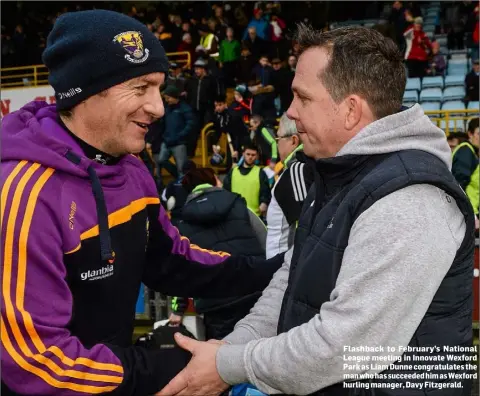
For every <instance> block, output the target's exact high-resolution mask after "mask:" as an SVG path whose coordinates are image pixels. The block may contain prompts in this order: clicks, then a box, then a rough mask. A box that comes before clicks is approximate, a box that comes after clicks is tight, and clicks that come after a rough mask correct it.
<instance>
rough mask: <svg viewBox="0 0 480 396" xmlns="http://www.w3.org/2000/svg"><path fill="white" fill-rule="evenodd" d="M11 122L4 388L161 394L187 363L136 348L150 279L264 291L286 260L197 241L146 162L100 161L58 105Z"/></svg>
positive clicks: (173, 291) (5, 208)
mask: <svg viewBox="0 0 480 396" xmlns="http://www.w3.org/2000/svg"><path fill="white" fill-rule="evenodd" d="M2 123H3V125H2V147H1V161H2V162H1V187H2V189H1V229H2V234H1V244H2V250H1V254H2V257H1V258H2V267H1V271H2V302H1V345H2V350H1V364H2V367H1V373H2V392H5V393H7V394H12V395H18V394H25V395H52V394H55V395H62V396H67V395H68V396H73V395H94V394H106V393H108V394H112V395H148V394H153V393H155V392H157V391H159V390H160V389H161V388H162V387H163V386H165V385H166V384H167V383H168V381H169V380H170V379H171V378H172V377H173V376H174V375H175V374H176V373H177V372H178V368H177V369H172V367H171V366H172V361H171V359H170V358H171V357H172V355H171V351H168V350H165V351H148V350H146V349H143V348H140V347H135V346H132V345H131V340H132V332H133V321H134V317H135V304H136V300H137V297H138V293H139V288H140V284H141V283H142V282H143V283H145V284H146V285H147V286H148V287H150V288H152V289H154V290H157V291H161V292H162V293H165V294H168V295H180V296H194V297H206V298H212V297H228V296H234V295H243V294H247V293H251V292H253V291H257V290H262V289H263V288H264V287H266V285H267V284H268V282H269V281H270V279H271V277H272V275H273V273H274V272H275V271H276V269H278V268H279V267H280V265H281V262H282V261H283V259H282V257H280V256H279V257H277V258H276V259H275V260H271V261H267V262H265V261H259V260H257V259H254V258H250V257H231V256H230V255H229V254H227V253H224V252H212V251H208V250H204V249H202V248H200V247H198V246H195V245H192V244H191V243H190V242H189V241H188V239H186V238H184V237H182V236H180V235H179V233H178V230H177V229H176V228H175V227H173V226H172V225H171V223H170V221H169V220H168V217H167V215H166V213H165V212H164V210H163V208H162V206H161V205H160V201H159V198H158V194H157V191H156V186H155V183H154V181H153V179H152V178H151V176H150V174H149V173H148V170H147V169H146V167H145V165H144V164H143V163H142V162H141V161H140V160H138V159H137V158H136V157H134V156H132V155H127V156H125V157H124V158H122V159H121V160H120V161H119V162H118V163H116V164H115V165H110V166H106V165H102V164H99V163H97V162H95V161H92V160H90V159H88V158H87V157H85V156H84V155H83V153H82V150H81V149H80V147H79V146H78V144H77V143H76V142H75V140H74V139H73V138H72V137H71V136H70V135H69V134H68V132H66V131H65V130H64V129H63V128H62V127H61V126H60V125H59V124H58V122H57V113H56V110H55V106H49V105H47V104H46V103H44V102H32V103H29V104H27V105H26V106H24V107H23V108H22V109H21V110H19V111H16V112H14V113H11V114H9V115H8V116H6V117H5V118H4V119H3V122H2ZM169 353H170V354H169Z"/></svg>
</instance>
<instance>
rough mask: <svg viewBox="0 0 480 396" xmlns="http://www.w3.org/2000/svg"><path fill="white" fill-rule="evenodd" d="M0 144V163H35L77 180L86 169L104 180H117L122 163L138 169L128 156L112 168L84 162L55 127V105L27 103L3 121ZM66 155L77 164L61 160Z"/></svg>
mask: <svg viewBox="0 0 480 396" xmlns="http://www.w3.org/2000/svg"><path fill="white" fill-rule="evenodd" d="M2 143H3V144H2V146H1V158H2V162H7V161H19V160H27V161H29V162H37V163H40V164H41V165H44V166H46V167H51V168H54V169H56V170H60V171H62V172H66V173H69V174H72V175H75V176H77V177H81V178H88V173H87V168H88V166H89V165H92V166H93V168H94V170H95V172H96V173H97V175H98V177H99V178H100V179H104V180H105V179H106V178H110V177H115V176H116V177H117V180H118V176H119V173H120V174H121V173H123V172H122V171H121V170H122V169H123V168H124V165H125V162H130V163H132V162H135V163H136V164H137V166H138V165H141V162H140V161H138V160H137V159H135V158H133V157H132V156H128V155H127V156H125V157H124V158H123V159H122V160H120V161H119V162H118V163H117V164H116V165H113V166H104V165H102V164H99V163H97V162H95V161H92V160H90V159H88V158H87V157H85V155H84V154H83V151H82V149H81V148H80V146H79V145H78V144H77V142H76V141H75V140H74V139H73V138H72V137H71V136H70V134H69V133H67V132H66V131H65V130H64V129H63V128H62V127H61V126H60V125H59V123H58V121H57V111H56V108H55V105H48V104H47V103H46V102H41V101H34V102H30V103H28V104H27V105H25V106H24V107H22V108H21V109H20V110H18V111H15V112H12V113H10V114H8V115H7V116H5V117H4V118H3V122H2ZM68 151H71V152H73V153H74V154H76V155H77V157H80V159H81V161H80V164H78V165H77V164H74V163H72V162H71V161H69V160H68V159H67V158H66V157H65V156H66V154H67V152H68ZM129 157H130V158H129ZM132 160H133V161H132Z"/></svg>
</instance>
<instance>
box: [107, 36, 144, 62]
mask: <svg viewBox="0 0 480 396" xmlns="http://www.w3.org/2000/svg"><path fill="white" fill-rule="evenodd" d="M113 41H116V42H117V43H119V44H120V45H121V46H122V47H123V49H124V50H125V51H127V54H126V55H125V59H127V60H128V61H130V62H132V63H143V62H145V61H146V60H147V58H148V54H149V50H148V48H144V47H143V40H142V34H141V33H140V32H135V31H129V32H123V33H120V34H117V35H116V36H115V37H114V38H113ZM132 56H133V57H132Z"/></svg>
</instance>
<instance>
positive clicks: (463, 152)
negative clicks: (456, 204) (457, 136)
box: [452, 146, 478, 190]
mask: <svg viewBox="0 0 480 396" xmlns="http://www.w3.org/2000/svg"><path fill="white" fill-rule="evenodd" d="M477 161H478V160H477V158H476V157H475V154H474V153H473V151H472V149H471V148H470V147H467V146H464V147H461V148H459V149H458V151H457V152H456V153H455V155H454V156H453V160H452V173H453V176H455V179H457V181H458V183H459V184H460V186H461V187H462V188H463V190H465V189H466V188H467V186H468V184H469V183H470V178H471V177H472V173H473V172H474V171H475V168H476V166H477Z"/></svg>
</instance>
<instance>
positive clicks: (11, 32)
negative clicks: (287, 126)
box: [2, 1, 478, 177]
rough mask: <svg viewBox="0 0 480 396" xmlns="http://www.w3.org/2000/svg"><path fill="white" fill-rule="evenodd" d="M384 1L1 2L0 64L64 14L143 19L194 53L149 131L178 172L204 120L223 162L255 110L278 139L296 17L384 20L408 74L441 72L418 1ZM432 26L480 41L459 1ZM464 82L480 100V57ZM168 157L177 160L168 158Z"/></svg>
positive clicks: (30, 56)
mask: <svg viewBox="0 0 480 396" xmlns="http://www.w3.org/2000/svg"><path fill="white" fill-rule="evenodd" d="M390 4H392V3H390ZM384 5H385V3H384V2H368V3H365V7H363V8H361V7H358V8H356V9H355V10H352V9H351V7H344V6H342V4H341V3H335V2H332V3H330V2H320V3H315V2H304V3H302V4H301V5H300V4H299V3H295V2H279V1H267V2H155V3H153V2H152V3H150V2H149V3H144V4H139V5H132V3H121V2H101V3H100V2H89V3H70V4H68V3H67V4H65V3H64V4H62V3H56V5H54V3H46V4H45V3H33V2H31V3H28V9H27V8H26V7H27V6H26V4H25V3H22V2H16V3H8V2H7V3H5V2H4V3H2V11H3V12H4V15H5V13H7V14H8V15H10V16H11V18H8V20H5V22H4V21H2V65H3V67H12V66H19V65H31V64H39V63H41V54H42V52H43V49H44V48H45V45H46V37H47V36H48V33H49V31H50V29H51V27H52V26H53V23H54V22H55V19H56V18H57V17H59V16H60V15H61V14H62V13H64V12H68V11H74V10H82V9H89V8H107V9H112V10H115V11H121V12H124V13H126V14H128V15H130V16H132V17H134V18H136V19H138V20H140V21H141V22H142V23H144V24H145V25H147V27H148V29H149V30H150V31H151V32H153V33H154V34H155V36H156V37H157V38H158V40H160V41H161V42H162V44H163V46H164V48H165V50H166V51H167V52H169V53H172V52H188V53H189V54H190V65H187V64H186V63H184V62H182V61H181V59H182V57H180V58H179V60H178V62H172V64H171V70H170V74H169V75H168V76H167V78H166V82H165V85H164V87H163V92H164V97H165V99H166V100H165V103H166V109H167V112H166V116H165V118H164V119H163V120H161V121H159V122H158V123H157V124H155V125H153V126H152V128H151V132H152V133H151V134H150V137H151V139H152V140H151V141H150V143H151V144H150V150H151V153H152V155H153V159H154V162H156V163H157V164H156V166H155V167H156V169H157V172H159V171H160V170H161V169H162V168H166V169H167V170H169V171H170V172H171V173H172V174H173V175H174V176H175V177H177V176H179V175H181V174H182V167H183V165H184V164H185V163H186V161H187V159H188V157H190V158H191V157H194V156H195V152H196V146H197V141H198V138H199V136H200V131H201V129H202V128H203V126H204V125H205V124H206V123H208V122H214V124H215V128H216V129H217V133H216V134H215V135H214V136H213V137H212V138H211V139H210V141H209V142H208V149H209V151H210V154H212V153H213V154H214V155H215V154H216V155H217V157H220V158H221V159H222V160H224V159H225V161H226V163H227V166H230V165H231V164H232V163H233V162H234V161H235V160H238V159H239V157H241V150H242V146H243V144H244V143H252V139H253V137H254V135H255V134H254V132H255V129H254V128H253V127H252V126H251V125H250V119H251V118H254V117H259V118H256V119H257V120H258V119H261V120H262V128H263V126H264V127H265V128H267V129H268V131H270V133H271V134H272V139H273V138H274V137H275V135H274V132H273V131H274V129H273V128H274V125H275V123H276V120H277V118H278V117H280V116H281V115H282V114H283V113H284V112H285V111H286V110H287V108H288V107H289V105H290V102H291V100H292V98H293V96H292V92H291V89H290V86H291V83H292V81H293V78H294V73H295V67H296V62H297V56H298V51H299V48H298V45H297V44H296V43H295V42H293V41H292V40H291V38H290V34H291V32H292V30H293V29H294V28H295V24H296V23H297V22H299V21H304V22H308V23H311V24H313V25H314V26H315V27H316V28H318V29H325V30H327V29H329V28H330V22H331V21H332V18H335V17H340V18H342V17H343V18H356V17H373V18H378V19H379V18H380V17H384V18H386V20H384V23H382V24H378V25H376V26H373V27H374V28H376V29H379V30H381V31H382V32H383V33H384V34H385V35H389V36H390V37H391V38H393V39H394V40H395V41H396V42H397V44H398V45H399V47H400V48H401V49H402V50H403V51H404V54H405V59H406V67H407V69H408V71H409V77H424V76H426V75H443V74H444V73H445V68H446V54H443V53H441V48H440V45H439V43H438V42H436V41H435V40H433V41H431V40H430V39H429V38H428V37H427V35H426V34H425V32H423V30H422V24H423V19H422V17H423V15H422V10H421V3H419V2H405V3H404V2H400V1H395V2H394V3H393V4H392V9H391V11H390V14H389V15H381V10H382V9H383V8H384ZM353 8H354V7H353ZM339 10H341V11H339ZM354 12H356V13H357V14H354ZM359 12H363V14H358V13H359ZM436 29H437V33H444V34H447V36H448V50H451V49H462V48H464V46H468V47H473V46H474V44H475V43H476V45H477V46H478V4H477V3H474V2H472V1H463V2H457V3H454V4H453V5H452V4H447V6H445V7H443V6H442V13H441V15H440V19H439V21H438V23H437V25H436ZM475 40H476V41H475ZM472 56H478V54H473V55H472ZM183 59H185V57H183ZM467 80H468V81H466V83H468V84H470V85H472V86H471V87H470V86H467V87H466V88H467V89H466V91H467V92H470V95H474V94H475V93H476V94H477V99H476V100H478V63H477V64H474V67H473V70H472V71H471V72H470V74H469V76H468V78H467ZM475 84H476V89H475ZM232 91H234V95H233V97H232V95H231V92H232ZM229 92H230V95H227V93H229ZM471 100H475V99H474V98H473V99H471ZM232 101H233V103H232ZM174 110H175V111H174ZM172 131H181V133H177V132H175V133H173V132H172ZM223 132H225V133H226V134H228V136H229V138H230V139H232V141H231V147H232V150H230V151H229V152H228V153H222V155H223V157H228V158H223V157H222V156H220V155H219V154H220V153H218V150H216V149H215V147H216V144H217V142H218V138H219V134H221V133H223ZM260 136H264V134H263V135H262V134H260ZM249 137H251V139H249ZM170 155H173V156H174V158H175V161H176V162H177V164H176V166H173V164H171V163H169V162H168V161H167V160H166V159H165V158H167V159H168V157H170ZM263 157H264V156H263ZM264 159H266V158H264ZM270 159H271V158H270ZM219 161H220V160H219ZM219 161H217V162H219ZM155 167H154V166H152V168H155Z"/></svg>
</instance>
